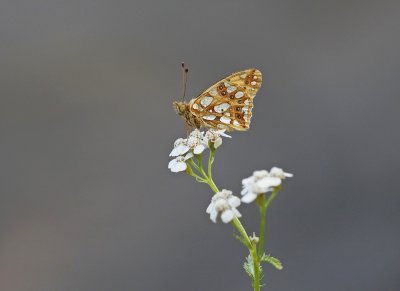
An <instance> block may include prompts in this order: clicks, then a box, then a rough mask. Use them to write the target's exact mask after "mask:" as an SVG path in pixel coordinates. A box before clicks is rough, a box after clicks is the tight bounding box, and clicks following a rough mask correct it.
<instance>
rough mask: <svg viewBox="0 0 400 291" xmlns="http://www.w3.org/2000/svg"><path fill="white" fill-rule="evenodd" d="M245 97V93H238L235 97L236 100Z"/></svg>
mask: <svg viewBox="0 0 400 291" xmlns="http://www.w3.org/2000/svg"><path fill="white" fill-rule="evenodd" d="M243 95H244V93H243V92H240V91H239V92H237V93H236V94H235V97H236V98H241V97H243Z"/></svg>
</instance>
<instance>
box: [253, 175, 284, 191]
mask: <svg viewBox="0 0 400 291" xmlns="http://www.w3.org/2000/svg"><path fill="white" fill-rule="evenodd" d="M281 183H282V181H281V179H279V178H276V177H266V178H264V179H261V180H260V181H258V182H257V184H258V186H259V187H261V188H270V187H276V186H279V185H280V184H281ZM263 192H264V191H263Z"/></svg>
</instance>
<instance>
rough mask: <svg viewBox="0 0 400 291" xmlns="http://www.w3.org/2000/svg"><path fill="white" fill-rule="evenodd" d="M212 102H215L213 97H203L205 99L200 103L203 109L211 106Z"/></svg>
mask: <svg viewBox="0 0 400 291" xmlns="http://www.w3.org/2000/svg"><path fill="white" fill-rule="evenodd" d="M212 101H213V98H212V97H210V96H205V97H203V99H201V101H200V103H201V105H203V107H207V106H208V105H210V104H211V102H212Z"/></svg>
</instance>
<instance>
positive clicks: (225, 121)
mask: <svg viewBox="0 0 400 291" xmlns="http://www.w3.org/2000/svg"><path fill="white" fill-rule="evenodd" d="M219 121H221V122H222V123H225V124H229V123H231V119H230V118H228V117H225V116H222V117H221V118H220V119H219Z"/></svg>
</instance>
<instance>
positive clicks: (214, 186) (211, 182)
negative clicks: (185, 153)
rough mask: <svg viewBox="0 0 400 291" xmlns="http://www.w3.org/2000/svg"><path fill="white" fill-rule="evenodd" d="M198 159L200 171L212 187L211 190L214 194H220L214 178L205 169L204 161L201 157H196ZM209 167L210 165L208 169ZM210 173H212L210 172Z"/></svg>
mask: <svg viewBox="0 0 400 291" xmlns="http://www.w3.org/2000/svg"><path fill="white" fill-rule="evenodd" d="M196 159H197V163H198V170H199V172H200V173H201V174H202V175H203V178H204V180H205V181H206V183H207V184H208V185H209V186H210V188H211V190H213V191H214V193H217V192H219V190H218V187H217V185H215V183H214V181H213V179H212V176H209V175H207V174H206V172H205V171H204V169H203V161H202V159H201V155H196ZM209 166H210V164H208V167H209ZM209 173H211V172H209Z"/></svg>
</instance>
